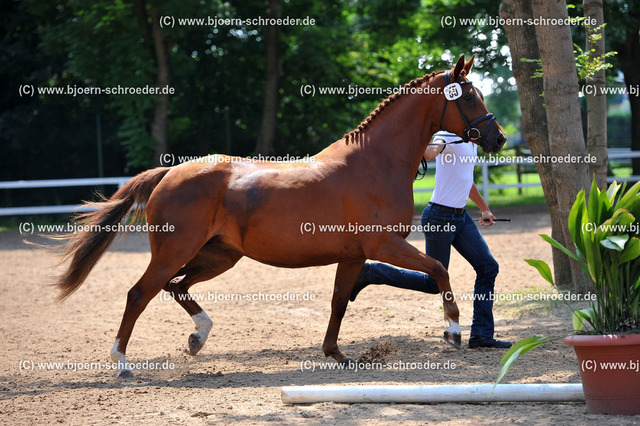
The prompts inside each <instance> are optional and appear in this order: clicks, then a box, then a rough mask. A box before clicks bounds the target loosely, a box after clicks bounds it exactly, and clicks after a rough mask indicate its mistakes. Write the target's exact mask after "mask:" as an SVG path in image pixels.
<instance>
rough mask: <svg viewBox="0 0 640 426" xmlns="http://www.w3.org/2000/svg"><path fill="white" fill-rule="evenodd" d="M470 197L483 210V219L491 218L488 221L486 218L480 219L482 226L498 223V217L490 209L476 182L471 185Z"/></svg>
mask: <svg viewBox="0 0 640 426" xmlns="http://www.w3.org/2000/svg"><path fill="white" fill-rule="evenodd" d="M469 198H470V199H471V201H473V202H474V204H475V205H476V206H478V208H479V209H480V211H481V212H482V219H489V220H488V221H486V222H485V221H484V220H482V221H480V224H481V225H482V226H492V225H494V224H495V223H496V222H495V219H496V217H495V216H494V215H493V213H491V210H489V206H488V205H487V203H485V201H484V198H482V195H480V191H478V187H477V186H476V184H475V183H474V184H473V185H472V186H471V191H469Z"/></svg>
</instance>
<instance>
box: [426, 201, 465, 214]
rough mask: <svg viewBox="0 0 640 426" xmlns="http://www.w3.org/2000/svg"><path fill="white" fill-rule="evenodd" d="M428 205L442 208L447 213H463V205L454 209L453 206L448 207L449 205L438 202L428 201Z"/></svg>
mask: <svg viewBox="0 0 640 426" xmlns="http://www.w3.org/2000/svg"><path fill="white" fill-rule="evenodd" d="M429 205H430V206H433V207H436V208H437V209H438V210H442V211H445V212H447V213H454V214H457V215H461V214H463V213H464V207H461V208H459V209H456V208H454V207H449V206H443V205H442V204H438V203H431V202H430V203H429Z"/></svg>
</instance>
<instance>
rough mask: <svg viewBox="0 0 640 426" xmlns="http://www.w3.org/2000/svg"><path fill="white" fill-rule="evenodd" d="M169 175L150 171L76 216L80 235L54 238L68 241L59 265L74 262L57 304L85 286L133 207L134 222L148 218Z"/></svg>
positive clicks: (60, 283)
mask: <svg viewBox="0 0 640 426" xmlns="http://www.w3.org/2000/svg"><path fill="white" fill-rule="evenodd" d="M168 171H169V167H158V168H155V169H151V170H147V171H145V172H142V173H140V174H139V175H137V176H136V177H134V178H133V179H131V180H130V181H129V182H127V183H126V184H125V185H124V186H123V187H122V188H120V189H119V190H118V191H117V192H116V193H115V194H113V196H112V197H111V198H109V199H108V200H107V199H105V200H104V201H102V202H96V203H86V205H87V206H88V207H93V208H95V209H96V210H94V211H90V212H87V213H82V214H79V215H78V216H77V219H79V222H78V225H79V226H77V228H78V231H77V232H75V233H71V234H66V235H59V236H56V237H53V238H55V239H60V240H66V241H67V242H66V244H64V245H63V246H62V247H61V248H62V260H61V261H60V263H63V262H65V261H66V260H68V259H71V263H70V264H69V267H68V268H67V270H66V271H65V272H64V273H63V274H62V275H61V276H60V277H59V278H58V279H57V281H56V282H55V283H54V285H55V286H57V287H58V289H59V290H60V294H59V295H58V300H60V301H61V300H64V299H66V298H67V297H69V296H70V295H71V294H72V293H73V292H75V291H76V290H77V289H78V288H79V287H80V286H81V285H82V283H83V282H84V280H85V279H86V278H87V276H88V275H89V272H91V269H93V267H94V266H95V264H96V263H97V262H98V260H99V259H100V257H102V255H103V254H104V252H106V251H107V249H108V248H109V246H110V245H111V243H112V242H113V240H114V238H115V237H116V234H117V233H118V232H117V230H118V228H119V227H118V224H119V223H121V222H122V220H123V219H124V217H125V216H126V215H127V213H129V211H130V210H131V208H132V207H133V208H134V210H133V218H134V219H137V218H141V217H144V216H145V213H146V207H147V206H146V204H147V201H148V200H149V197H150V196H151V193H152V192H153V190H154V188H155V187H156V186H157V185H158V183H160V181H161V180H162V178H163V177H164V176H165V175H166V174H167V172H168ZM134 204H135V206H134Z"/></svg>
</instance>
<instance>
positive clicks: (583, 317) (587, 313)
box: [572, 308, 596, 332]
mask: <svg viewBox="0 0 640 426" xmlns="http://www.w3.org/2000/svg"><path fill="white" fill-rule="evenodd" d="M595 315H596V311H595V310H594V309H593V308H586V309H580V310H579V311H573V317H572V322H573V330H574V331H575V332H578V331H580V330H582V327H584V322H585V321H588V322H589V323H590V324H591V325H592V326H593V323H594V321H595Z"/></svg>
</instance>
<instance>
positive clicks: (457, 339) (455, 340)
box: [442, 331, 462, 349]
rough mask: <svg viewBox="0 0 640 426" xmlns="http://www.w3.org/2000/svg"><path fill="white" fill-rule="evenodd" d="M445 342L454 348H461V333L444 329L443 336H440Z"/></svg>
mask: <svg viewBox="0 0 640 426" xmlns="http://www.w3.org/2000/svg"><path fill="white" fill-rule="evenodd" d="M442 338H443V339H444V341H445V342H447V343H448V344H450V345H451V346H453V347H454V348H456V349H462V335H461V334H460V333H452V332H450V331H445V332H444V336H443V337H442Z"/></svg>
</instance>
